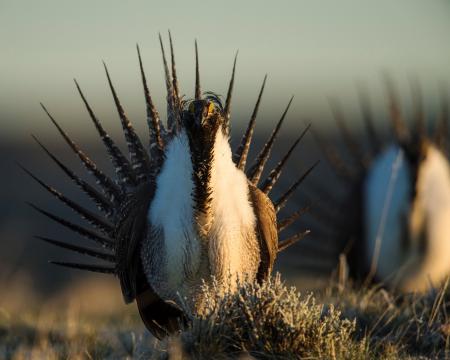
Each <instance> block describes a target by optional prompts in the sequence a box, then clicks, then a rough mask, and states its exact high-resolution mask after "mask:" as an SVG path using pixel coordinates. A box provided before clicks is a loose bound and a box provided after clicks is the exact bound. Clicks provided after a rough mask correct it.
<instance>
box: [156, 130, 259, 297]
mask: <svg viewBox="0 0 450 360" xmlns="http://www.w3.org/2000/svg"><path fill="white" fill-rule="evenodd" d="M192 175H193V166H192V160H191V155H190V150H189V142H188V138H187V136H186V134H185V133H184V132H182V133H181V134H180V135H179V136H178V137H176V138H174V139H173V140H172V141H171V142H170V143H169V144H168V147H167V150H166V160H165V162H164V164H163V167H162V169H161V172H160V174H159V175H158V178H157V184H156V192H155V197H154V199H153V201H152V203H151V206H150V209H149V212H148V220H149V223H150V224H151V228H152V229H153V231H154V233H155V234H157V236H158V237H159V239H161V241H160V251H159V252H157V253H155V252H154V255H153V256H161V257H162V259H158V260H160V261H157V262H158V264H159V266H157V267H154V268H153V269H152V272H153V273H147V278H148V280H149V282H150V284H151V285H152V287H153V288H154V289H155V291H156V292H157V293H158V294H159V295H160V296H162V297H168V296H169V297H174V296H176V294H177V293H180V294H181V295H182V296H184V295H192V291H194V292H195V289H193V288H195V287H196V286H199V285H200V284H201V282H202V279H205V280H209V279H208V278H209V277H210V276H211V275H212V276H214V277H216V278H218V279H223V278H225V277H227V276H228V275H231V276H232V278H237V277H239V276H241V275H242V276H244V275H245V276H252V275H253V276H254V274H256V271H257V267H258V265H259V253H258V252H257V240H256V237H255V222H256V220H255V215H254V213H253V209H252V207H251V205H250V203H249V200H248V185H247V178H246V176H245V174H243V172H242V171H240V170H238V169H236V167H235V165H234V163H233V162H232V160H231V149H230V146H229V144H228V139H226V138H225V137H224V136H223V135H222V134H221V133H220V134H219V135H218V136H217V139H216V142H215V146H214V156H213V163H212V165H211V178H210V182H209V187H210V189H211V194H212V195H211V197H212V201H211V211H210V213H209V215H208V219H207V221H208V231H207V233H206V234H203V235H204V236H203V237H201V236H200V235H199V231H198V230H199V226H198V224H197V222H196V219H195V212H194V206H195V203H194V200H193V196H192V195H193V192H194V181H193V176H192ZM147 246H150V245H149V244H147Z"/></svg>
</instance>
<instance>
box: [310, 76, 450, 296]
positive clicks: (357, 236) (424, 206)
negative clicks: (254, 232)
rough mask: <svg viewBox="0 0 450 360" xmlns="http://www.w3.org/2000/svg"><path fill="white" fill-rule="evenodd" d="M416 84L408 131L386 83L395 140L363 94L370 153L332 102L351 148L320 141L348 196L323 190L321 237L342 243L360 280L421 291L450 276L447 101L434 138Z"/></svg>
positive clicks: (344, 141)
mask: <svg viewBox="0 0 450 360" xmlns="http://www.w3.org/2000/svg"><path fill="white" fill-rule="evenodd" d="M412 85H413V86H412V90H413V103H414V104H415V105H414V107H415V109H413V111H412V115H411V116H412V117H413V119H412V120H413V121H411V123H413V124H414V125H413V126H412V127H411V129H410V128H409V127H408V122H407V121H406V120H405V117H404V116H403V115H402V111H401V110H400V106H399V101H398V95H397V91H396V90H395V88H394V86H393V82H392V80H391V79H390V78H389V77H387V78H386V89H387V93H388V100H389V113H390V114H389V117H390V123H391V124H392V129H393V135H394V137H393V138H392V136H386V135H381V134H380V132H379V131H378V129H377V130H376V129H375V126H374V117H373V115H372V112H371V106H370V103H369V101H368V96H367V94H366V92H365V91H364V92H361V104H362V110H363V114H364V120H365V128H366V132H367V137H366V140H367V146H366V147H364V146H362V143H361V142H358V141H357V139H356V137H354V136H352V135H351V133H350V132H349V130H348V128H347V126H346V123H345V121H344V116H343V113H342V110H341V109H340V106H339V105H338V104H337V103H336V102H334V103H332V109H333V110H334V111H333V112H334V117H335V120H336V122H337V125H338V129H339V132H340V134H341V140H342V145H344V146H345V149H342V150H341V149H339V148H338V147H334V148H333V147H330V146H329V145H328V144H325V142H324V141H323V139H322V138H321V137H320V136H318V135H319V134H314V135H315V137H316V139H317V140H318V143H319V145H320V147H321V148H322V150H324V154H325V155H326V157H327V159H328V162H329V163H330V164H331V168H332V169H333V170H334V172H335V174H336V176H337V177H338V178H339V179H340V180H342V181H341V183H342V184H343V186H344V188H345V190H344V194H345V195H344V196H343V197H342V198H340V199H338V197H337V196H336V193H335V194H330V192H329V191H322V193H321V196H322V197H323V198H322V201H323V203H324V204H327V208H325V207H324V206H320V211H319V212H320V214H319V213H317V215H319V216H317V218H321V219H322V221H321V222H320V223H321V226H322V225H324V224H325V225H326V227H327V228H326V229H325V230H323V229H322V235H320V236H321V237H322V239H325V238H327V241H329V240H330V239H334V241H336V242H337V243H339V244H340V246H339V247H338V251H339V252H342V253H344V254H346V256H347V259H348V264H349V270H350V275H352V276H353V278H354V279H356V280H359V281H363V282H364V283H366V284H368V283H369V282H372V281H376V282H381V283H383V284H385V285H387V286H388V287H390V288H394V289H397V290H399V291H403V292H411V291H413V292H423V291H427V290H428V289H430V287H433V286H439V285H440V284H441V283H442V282H443V281H444V280H445V279H446V278H447V277H448V276H450V167H449V161H448V147H447V146H448V142H447V139H448V115H449V114H448V105H447V101H446V99H445V95H444V96H443V100H442V110H441V112H440V115H439V118H440V119H439V118H438V120H437V121H436V122H435V123H436V124H437V125H436V126H435V130H434V135H428V134H427V126H426V122H425V114H424V110H423V107H422V102H423V101H422V96H421V90H420V87H419V86H418V84H417V83H416V82H414V83H413V84H412ZM344 150H345V152H346V154H344ZM346 157H347V160H346ZM350 159H351V160H350ZM334 189H335V190H336V189H337V187H334ZM322 190H325V189H323V186H322ZM315 191H316V192H317V191H318V189H315ZM325 192H328V195H326V194H325ZM333 208H334V210H333ZM316 209H319V205H318V206H317V207H316ZM343 209H345V214H343V213H342V210H343ZM343 215H345V217H344V216H343ZM325 219H326V220H325ZM322 228H323V227H322ZM311 230H312V231H314V230H316V228H315V227H314V226H311ZM323 231H325V232H323ZM323 245H324V246H325V244H323ZM324 246H323V247H324ZM323 247H322V248H323ZM336 255H337V254H335V259H337V256H336ZM342 259H343V258H342Z"/></svg>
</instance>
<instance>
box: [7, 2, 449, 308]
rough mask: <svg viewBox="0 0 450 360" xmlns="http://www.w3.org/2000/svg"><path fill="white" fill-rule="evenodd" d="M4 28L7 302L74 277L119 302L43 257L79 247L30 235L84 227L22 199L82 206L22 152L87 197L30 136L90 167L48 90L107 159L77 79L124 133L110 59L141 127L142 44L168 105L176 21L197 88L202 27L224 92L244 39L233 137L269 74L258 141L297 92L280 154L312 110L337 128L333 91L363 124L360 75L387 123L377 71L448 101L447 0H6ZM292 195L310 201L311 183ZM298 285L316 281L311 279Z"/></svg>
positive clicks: (181, 65)
mask: <svg viewBox="0 0 450 360" xmlns="http://www.w3.org/2000/svg"><path fill="white" fill-rule="evenodd" d="M0 28H1V31H0V44H1V52H0V124H1V127H0V174H1V176H0V200H1V203H0V295H1V296H0V297H1V299H0V307H2V306H9V307H14V306H19V305H20V304H22V303H24V302H25V303H26V302H29V301H30V296H33V299H34V300H33V301H36V302H39V301H40V300H45V299H47V298H49V297H51V296H58V294H60V293H62V292H65V291H66V290H67V289H71V290H70V291H71V293H70V294H71V295H70V296H74V297H80V298H82V299H83V301H85V302H90V299H91V296H93V295H92V294H98V293H100V294H101V293H104V292H105V291H109V292H108V296H107V297H103V298H104V299H105V300H104V301H107V300H106V298H108V299H109V300H111V299H112V301H116V300H117V302H120V301H121V298H120V297H121V295H120V290H119V286H118V284H116V283H115V282H112V281H111V280H113V279H109V278H107V277H106V276H101V275H98V276H97V275H95V276H93V275H92V276H90V275H87V274H83V273H80V272H77V271H69V270H64V269H59V268H55V267H54V266H52V265H50V264H48V263H47V260H49V259H70V258H71V255H69V254H67V253H65V252H63V251H59V250H57V249H55V248H53V247H51V246H50V245H47V244H45V243H41V242H39V241H38V240H36V239H34V238H33V235H43V236H50V237H54V238H58V239H61V240H69V241H70V240H76V237H74V236H73V235H72V234H70V233H69V232H68V231H65V230H64V229H62V228H61V227H60V226H58V225H57V224H54V223H52V222H51V221H50V220H48V219H46V218H44V217H43V216H41V215H40V214H37V213H36V212H34V211H33V210H32V209H31V208H29V207H28V206H27V205H26V203H25V202H26V201H31V202H33V203H36V204H38V205H40V206H42V207H44V208H46V209H50V210H53V211H55V212H57V213H58V214H61V215H64V216H66V217H68V218H73V216H72V213H71V212H70V211H69V210H67V209H66V208H64V206H62V205H60V204H58V203H57V202H56V200H54V199H53V198H52V197H51V195H49V194H48V193H46V192H45V191H44V190H42V189H41V188H40V187H39V185H37V184H36V183H34V182H33V181H32V180H31V179H30V178H29V177H27V176H26V175H25V174H24V173H23V172H22V171H21V170H20V169H19V168H18V166H17V165H16V162H19V163H21V164H23V165H24V166H26V167H27V168H29V169H31V170H33V171H34V172H35V173H36V174H38V175H39V176H41V178H43V179H44V180H45V181H47V182H48V183H50V184H51V185H53V186H55V187H56V188H57V189H59V190H61V191H64V192H66V193H67V194H68V195H69V197H71V198H75V199H77V200H79V201H81V202H82V203H84V204H87V202H86V199H85V197H83V196H81V195H80V194H79V193H78V192H77V191H76V189H75V187H74V186H72V185H71V184H70V183H69V181H67V180H66V178H65V177H64V176H63V174H62V173H61V172H60V171H59V169H58V168H57V167H56V166H55V165H54V164H53V163H52V162H51V161H50V160H49V159H48V158H47V157H46V155H45V154H44V153H43V152H42V151H40V150H39V148H38V147H37V145H36V144H35V143H34V142H33V140H32V139H31V137H30V134H34V135H36V136H37V137H38V138H39V139H41V140H42V141H43V142H44V143H45V144H46V145H47V146H48V147H49V148H50V149H51V150H53V151H54V152H55V153H56V154H58V156H59V157H60V158H61V159H62V160H64V161H66V162H67V163H68V164H69V165H71V166H72V167H73V169H75V170H76V171H77V172H78V173H79V174H83V169H82V168H81V166H80V165H79V164H78V162H77V159H76V158H75V156H74V155H73V154H72V153H71V152H70V150H69V149H68V148H67V146H65V144H64V143H63V141H62V139H61V138H60V137H59V135H58V134H57V132H56V130H55V128H54V127H53V126H52V125H51V123H50V122H49V121H48V119H47V117H46V116H45V114H44V113H43V111H42V110H41V109H40V107H39V102H41V101H42V102H43V103H45V105H46V106H47V107H48V109H49V110H50V111H51V112H52V114H53V115H54V116H55V117H56V119H57V120H58V121H59V122H60V124H61V125H62V126H63V128H64V129H65V130H67V132H68V133H69V134H71V135H72V136H73V137H74V139H76V141H77V142H78V143H79V144H80V145H81V146H82V147H83V148H84V149H85V150H86V152H87V153H88V154H90V155H91V156H92V158H93V159H94V160H95V161H97V162H98V163H99V165H100V166H101V167H102V168H104V169H106V171H110V170H111V169H110V168H109V167H108V164H107V158H106V156H105V152H104V150H103V148H102V147H101V143H100V141H99V140H98V139H97V138H96V134H95V131H94V130H95V129H94V127H93V125H92V123H91V122H90V120H89V118H88V116H87V113H86V112H85V109H84V107H83V104H82V102H81V99H80V98H79V96H78V95H77V93H76V89H75V86H74V84H73V81H72V79H73V78H76V79H77V80H78V81H79V83H80V85H81V87H82V88H83V90H84V92H85V95H86V96H87V97H88V99H89V101H90V103H91V105H92V106H93V108H94V110H95V112H96V114H97V116H98V117H99V119H100V120H101V121H102V123H103V125H104V126H105V128H106V129H108V131H109V132H110V134H112V136H113V137H114V138H115V139H120V141H122V137H123V136H122V135H121V131H120V123H119V120H118V117H117V114H116V113H115V109H114V107H113V102H112V98H111V95H110V93H109V90H108V88H107V85H106V78H105V75H104V72H103V68H102V64H101V61H102V60H104V61H105V62H106V63H107V64H108V66H109V70H110V72H111V75H112V77H113V81H114V83H115V86H116V89H117V91H118V93H119V96H120V98H121V101H122V103H123V105H124V106H125V109H126V110H127V113H128V115H129V117H130V119H131V120H132V121H133V122H134V124H135V127H136V128H137V129H138V131H139V133H140V134H141V135H142V137H145V135H146V129H145V127H146V124H145V106H144V98H143V93H142V87H141V83H140V78H139V72H138V62H137V55H136V50H135V45H136V43H139V45H140V47H141V52H142V56H143V60H144V66H145V70H146V72H147V76H148V78H149V82H150V86H151V91H152V95H153V97H154V100H155V103H156V104H157V105H158V110H159V111H160V114H161V115H163V117H164V114H165V103H164V97H165V87H164V82H163V70H162V61H161V54H160V49H159V42H158V32H161V33H162V36H163V38H164V39H165V40H166V42H167V29H170V30H171V32H172V36H173V38H174V45H175V53H176V58H177V71H178V75H179V81H180V86H181V90H182V93H184V94H186V96H187V97H191V96H192V94H193V87H194V39H197V41H198V43H199V52H200V68H201V81H202V88H203V90H211V91H214V92H217V93H219V94H224V95H225V93H226V89H227V86H228V81H229V76H230V73H231V67H232V61H233V57H234V54H235V52H236V51H237V50H239V58H238V67H237V74H236V83H235V92H234V101H233V109H232V111H233V112H232V119H233V120H232V121H233V123H232V124H233V125H232V126H233V144H236V142H237V141H239V139H240V137H241V133H242V131H243V129H244V127H245V126H246V122H247V120H248V118H249V116H250V114H251V111H252V108H253V105H254V102H255V100H256V96H257V92H258V89H259V86H260V83H261V81H262V79H263V77H264V74H266V73H267V74H268V75H269V78H268V83H267V86H266V92H265V94H264V98H263V102H262V105H261V109H260V116H259V118H258V125H257V130H256V136H257V140H258V142H261V141H263V140H264V138H265V137H266V136H268V134H269V132H270V131H271V127H273V125H274V123H275V121H277V120H278V117H279V115H280V114H281V112H282V110H283V108H284V106H285V104H286V103H287V101H288V99H289V97H290V96H291V95H295V99H294V103H293V106H292V107H291V111H290V113H289V116H288V119H287V121H286V125H285V128H284V129H283V131H282V133H281V136H280V138H281V139H280V141H279V142H278V145H277V146H276V148H275V156H274V157H273V159H274V160H273V161H276V160H277V157H278V156H280V154H282V153H283V152H284V151H285V150H286V149H287V147H288V146H289V143H290V142H291V140H293V139H294V137H295V136H296V135H297V134H298V133H299V132H300V131H301V130H303V128H304V127H305V124H306V123H312V124H313V127H314V128H315V129H316V130H317V131H320V132H322V133H323V136H325V137H327V138H329V139H331V140H332V138H333V137H334V131H335V125H334V121H333V120H332V117H331V113H330V109H329V106H328V100H329V98H330V97H331V98H337V99H339V101H341V103H342V104H343V109H344V111H345V113H346V118H347V120H348V124H349V127H350V128H351V130H352V132H353V133H355V134H358V133H359V132H360V130H361V125H362V122H361V120H360V119H361V115H360V109H359V103H358V100H357V99H358V97H357V94H358V92H357V89H358V88H361V87H363V88H365V89H367V92H368V93H369V94H370V98H371V101H372V107H373V110H374V112H375V114H377V116H376V121H377V123H376V126H377V128H380V129H382V128H383V129H384V128H385V127H386V124H387V122H386V117H387V114H386V99H385V94H384V91H383V87H382V84H381V81H380V79H381V77H382V74H383V73H385V72H388V73H389V74H390V75H391V76H392V78H393V79H394V81H395V83H396V85H397V88H398V92H399V94H400V95H401V101H402V103H403V105H404V106H405V107H408V104H410V103H411V91H410V83H411V81H418V82H419V83H420V85H421V87H422V92H423V94H424V103H425V110H426V113H427V115H428V117H429V119H431V120H433V119H434V118H435V117H436V114H437V111H438V108H439V102H440V89H442V88H448V84H449V83H450V44H449V42H448V35H449V34H450V2H449V1H444V0H439V1H438V0H436V1H427V2H425V1H421V0H399V1H395V2H393V1H386V0H382V1H377V2H373V1H372V2H368V1H367V2H363V1H357V0H354V1H348V0H345V1H339V2H336V1H321V2H311V1H277V2H272V3H268V4H263V3H261V2H260V1H246V2H242V1H226V2H220V3H219V2H211V1H208V2H206V1H198V2H186V1H170V2H163V1H159V2H156V1H153V2H151V1H133V2H123V1H110V0H108V1H106V0H102V1H95V2H92V1H77V2H61V1H56V0H41V1H39V2H32V1H12V0H10V1H8V0H0ZM166 45H168V44H166ZM166 50H167V46H166ZM122 145H123V143H122ZM256 150H258V146H256V147H253V152H255V151H256ZM316 150H317V149H315V148H314V146H313V144H312V142H311V141H310V138H309V137H308V138H307V139H306V141H305V143H304V144H302V145H301V146H300V147H299V149H298V151H297V153H296V156H295V158H294V159H293V160H292V161H291V163H290V166H289V171H288V172H287V173H286V174H285V176H284V177H283V180H282V181H281V183H280V186H279V187H278V188H277V189H276V191H275V195H276V192H277V191H278V192H279V191H280V190H279V189H283V186H284V188H285V187H286V186H287V184H289V183H291V182H292V181H293V180H294V179H295V177H296V176H298V174H299V173H301V171H302V169H305V168H306V167H307V166H308V165H310V164H311V163H312V162H313V161H315V160H316V159H317V158H318V157H319V156H320V155H319V153H318V152H317V151H316ZM273 161H272V162H273ZM319 171H321V170H319ZM318 174H320V172H319V173H318ZM316 176H318V175H316ZM319 176H320V175H319ZM295 200H296V205H298V206H302V202H303V198H302V196H301V195H299V196H297V197H296V199H295ZM301 225H302V224H300V226H299V227H298V229H299V230H301V229H302V226H301ZM298 252H301V251H300V247H297V246H296V247H294V248H293V249H292V252H291V253H290V255H284V256H282V257H281V258H280V261H279V269H281V270H282V271H285V272H286V274H288V275H289V276H291V275H292V276H291V278H292V279H293V278H294V275H295V269H296V265H295V261H296V254H297V253H298ZM300 255H301V254H300ZM292 281H293V282H295V283H298V282H296V281H294V280H292ZM74 284H79V285H74ZM85 284H90V285H89V289H91V290H92V291H91V290H89V291H85V290H82V289H84V287H83V286H85ZM92 284H94V285H92ZM302 284H303V286H304V287H314V286H316V284H315V283H314V281H313V282H308V283H307V285H305V284H306V283H302ZM300 285H301V284H300ZM93 289H95V291H96V292H94V290H93ZM111 289H112V290H111Z"/></svg>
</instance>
